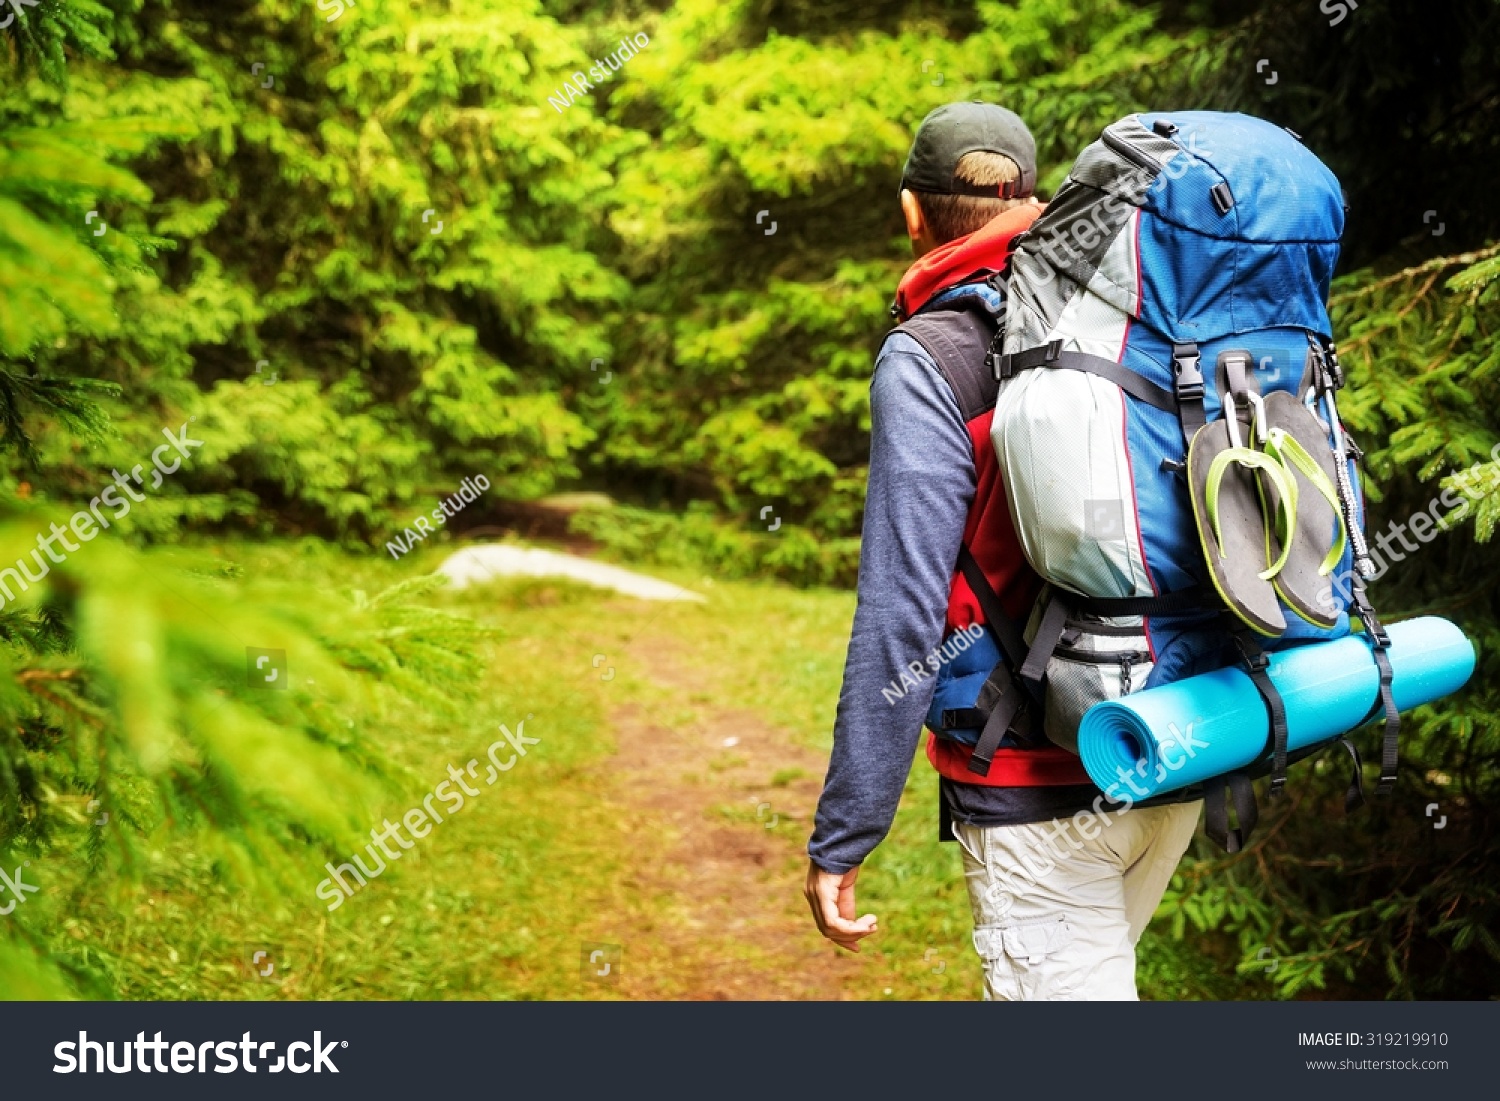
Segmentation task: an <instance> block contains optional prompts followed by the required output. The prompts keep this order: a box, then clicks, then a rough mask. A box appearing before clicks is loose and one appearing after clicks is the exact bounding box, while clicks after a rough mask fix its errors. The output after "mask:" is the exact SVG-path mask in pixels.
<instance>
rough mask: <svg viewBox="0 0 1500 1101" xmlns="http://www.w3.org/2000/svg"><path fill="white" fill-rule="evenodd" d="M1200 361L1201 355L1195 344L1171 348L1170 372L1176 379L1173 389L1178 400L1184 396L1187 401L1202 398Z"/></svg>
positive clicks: (1201, 359)
mask: <svg viewBox="0 0 1500 1101" xmlns="http://www.w3.org/2000/svg"><path fill="white" fill-rule="evenodd" d="M1189 349H1191V350H1189ZM1202 363H1203V357H1202V356H1200V355H1199V354H1198V348H1197V345H1190V346H1189V347H1188V348H1173V349H1172V374H1173V376H1174V378H1175V379H1176V382H1175V384H1174V386H1173V389H1175V390H1176V391H1177V400H1178V401H1179V402H1180V401H1182V399H1184V398H1186V399H1188V400H1189V401H1200V400H1202V398H1203V370H1202V367H1201V365H1202Z"/></svg>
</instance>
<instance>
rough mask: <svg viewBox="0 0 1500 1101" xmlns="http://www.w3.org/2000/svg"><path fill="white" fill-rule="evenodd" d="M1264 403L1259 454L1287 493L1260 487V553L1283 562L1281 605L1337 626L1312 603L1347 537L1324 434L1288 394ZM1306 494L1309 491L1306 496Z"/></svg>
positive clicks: (1330, 613) (1316, 622)
mask: <svg viewBox="0 0 1500 1101" xmlns="http://www.w3.org/2000/svg"><path fill="white" fill-rule="evenodd" d="M1264 401H1265V428H1266V437H1265V442H1264V443H1262V444H1261V450H1262V451H1264V452H1265V453H1266V454H1267V455H1268V456H1270V457H1271V458H1272V459H1274V460H1275V461H1276V462H1277V463H1278V464H1279V465H1280V466H1281V467H1282V469H1283V471H1284V472H1285V474H1286V476H1287V480H1288V481H1289V482H1290V483H1291V489H1292V492H1291V493H1290V494H1288V493H1286V492H1285V487H1284V486H1282V485H1280V484H1278V483H1277V482H1276V481H1275V480H1273V479H1266V480H1265V481H1263V482H1262V483H1261V490H1262V492H1263V493H1264V501H1265V506H1266V515H1267V516H1274V517H1275V518H1276V522H1275V523H1274V524H1273V525H1268V526H1267V528H1266V538H1267V543H1266V554H1267V557H1269V556H1270V555H1273V554H1275V555H1278V560H1279V561H1281V562H1282V563H1283V565H1282V567H1281V569H1280V571H1278V572H1277V574H1276V575H1275V579H1274V582H1273V584H1274V585H1275V588H1276V592H1277V594H1278V595H1279V596H1280V597H1281V599H1282V600H1283V601H1285V602H1286V606H1287V607H1288V608H1290V609H1291V610H1292V611H1293V612H1295V613H1296V614H1297V615H1298V616H1300V617H1301V618H1302V619H1305V620H1306V621H1307V622H1308V623H1311V624H1312V625H1313V626H1314V627H1322V628H1325V629H1326V628H1329V627H1332V626H1334V625H1335V624H1336V623H1337V622H1338V610H1337V609H1336V608H1330V607H1328V606H1327V605H1326V604H1320V603H1319V602H1318V599H1317V597H1318V594H1319V593H1320V592H1322V591H1323V590H1324V589H1325V588H1326V582H1325V580H1324V579H1325V578H1327V577H1328V575H1329V574H1331V573H1332V572H1333V570H1334V568H1335V567H1337V566H1338V564H1339V561H1340V560H1341V559H1342V558H1343V557H1344V547H1345V546H1346V545H1347V543H1348V532H1347V530H1346V529H1345V527H1344V516H1343V511H1342V510H1341V509H1340V507H1339V497H1338V490H1337V489H1335V488H1334V479H1335V478H1336V477H1337V476H1338V475H1337V472H1336V470H1335V467H1334V464H1335V463H1336V462H1337V460H1336V459H1335V458H1334V455H1333V448H1332V447H1331V446H1330V445H1329V442H1328V434H1327V432H1326V431H1325V430H1324V429H1323V427H1322V426H1321V425H1320V424H1319V423H1318V419H1317V418H1316V417H1315V416H1313V414H1312V412H1311V410H1309V409H1308V408H1307V406H1305V405H1303V404H1302V403H1301V402H1299V401H1298V400H1297V399H1296V397H1295V396H1293V395H1292V394H1288V393H1285V392H1283V391H1276V392H1274V393H1271V394H1268V395H1267V396H1266V398H1265V399H1264ZM1309 490H1311V492H1309Z"/></svg>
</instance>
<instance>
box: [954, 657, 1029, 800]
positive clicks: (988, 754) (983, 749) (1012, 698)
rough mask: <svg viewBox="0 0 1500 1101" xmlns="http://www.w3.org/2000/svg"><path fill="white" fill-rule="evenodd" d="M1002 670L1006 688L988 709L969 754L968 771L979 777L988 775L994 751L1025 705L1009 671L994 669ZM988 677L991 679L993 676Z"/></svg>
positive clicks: (1022, 694) (1024, 700)
mask: <svg viewBox="0 0 1500 1101" xmlns="http://www.w3.org/2000/svg"><path fill="white" fill-rule="evenodd" d="M1002 670H1003V672H1004V676H1005V680H1006V682H1007V684H1008V687H1007V688H1006V690H1005V692H1004V694H1002V695H1001V697H1000V698H999V699H998V700H996V701H995V705H994V706H993V707H992V708H991V709H990V714H989V717H988V718H987V719H985V721H984V730H982V731H981V732H980V734H979V742H978V744H976V745H975V746H974V752H973V753H971V754H969V765H968V767H969V771H970V772H972V773H975V774H976V775H979V776H988V775H989V771H990V762H991V761H993V760H994V759H995V751H996V750H997V749H999V748H1000V743H1001V742H1002V741H1003V740H1004V739H1005V735H1006V734H1007V733H1008V732H1009V731H1010V729H1011V726H1012V724H1013V723H1014V722H1015V720H1016V719H1017V718H1018V717H1019V716H1020V712H1021V709H1022V708H1023V707H1024V706H1025V705H1026V694H1025V693H1024V692H1022V691H1021V689H1020V687H1019V686H1018V685H1017V684H1016V682H1015V681H1014V680H1013V679H1012V678H1011V676H1010V672H1009V670H1005V669H1004V667H1003V666H997V667H996V671H997V672H1000V671H1002ZM990 676H991V678H993V677H994V674H993V673H992V674H990ZM986 683H988V682H986Z"/></svg>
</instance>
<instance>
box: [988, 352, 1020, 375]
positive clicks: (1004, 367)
mask: <svg viewBox="0 0 1500 1101" xmlns="http://www.w3.org/2000/svg"><path fill="white" fill-rule="evenodd" d="M984 362H985V366H987V367H988V368H989V369H990V374H992V375H994V377H995V381H996V382H1008V381H1009V380H1010V379H1013V378H1015V376H1016V372H1015V370H1014V369H1013V368H1012V367H1011V360H1010V356H1009V355H1008V354H1007V355H1001V354H1000V353H999V352H986V353H985V354H984Z"/></svg>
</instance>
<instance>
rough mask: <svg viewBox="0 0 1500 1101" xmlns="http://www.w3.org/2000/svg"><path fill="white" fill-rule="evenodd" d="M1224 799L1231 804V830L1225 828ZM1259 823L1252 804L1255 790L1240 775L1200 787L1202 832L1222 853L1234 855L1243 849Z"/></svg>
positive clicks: (1230, 775) (1222, 778) (1208, 782)
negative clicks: (1232, 814)
mask: <svg viewBox="0 0 1500 1101" xmlns="http://www.w3.org/2000/svg"><path fill="white" fill-rule="evenodd" d="M1226 795H1227V796H1228V797H1229V798H1230V799H1232V800H1233V802H1234V816H1235V827H1234V828H1233V829H1231V828H1230V826H1229V809H1228V807H1227V805H1226V799H1225V797H1226ZM1258 821H1260V808H1259V807H1258V806H1256V803H1255V788H1254V786H1253V785H1252V784H1251V783H1250V777H1248V776H1246V775H1245V774H1244V773H1243V772H1230V773H1226V774H1225V775H1223V776H1220V777H1218V778H1216V779H1213V780H1208V781H1205V783H1204V785H1203V832H1204V833H1206V834H1207V835H1208V837H1209V839H1210V840H1211V841H1213V843H1214V844H1216V845H1218V846H1219V848H1221V849H1223V850H1224V851H1225V852H1230V853H1237V852H1239V851H1240V850H1241V849H1243V848H1244V847H1245V842H1247V841H1249V840H1250V835H1251V834H1252V833H1253V832H1254V831H1255V824H1256V822H1258Z"/></svg>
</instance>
